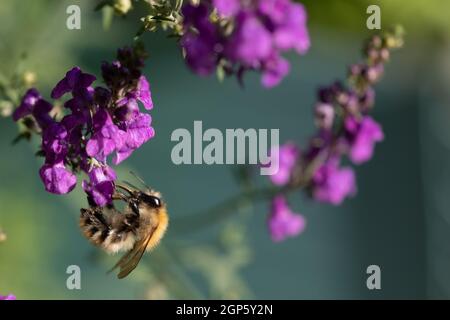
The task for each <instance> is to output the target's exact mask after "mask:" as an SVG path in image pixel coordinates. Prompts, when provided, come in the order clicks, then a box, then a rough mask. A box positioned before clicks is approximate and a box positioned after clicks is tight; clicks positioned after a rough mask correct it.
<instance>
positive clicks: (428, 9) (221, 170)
mask: <svg viewBox="0 0 450 320" xmlns="http://www.w3.org/2000/svg"><path fill="white" fill-rule="evenodd" d="M303 3H304V4H305V6H306V8H307V10H308V13H309V28H310V35H311V39H312V47H311V50H310V51H309V52H308V54H307V55H306V56H304V57H298V56H296V55H291V56H290V60H291V62H292V72H291V74H290V75H289V76H288V77H287V78H286V79H285V80H284V82H283V83H282V84H281V85H280V86H279V87H277V88H275V89H273V90H269V91H268V90H264V89H263V88H261V87H260V85H259V77H258V76H257V75H248V76H247V77H246V79H245V80H246V81H245V82H246V86H245V88H244V89H242V88H240V87H239V86H238V84H237V83H236V81H235V80H234V79H228V80H226V81H225V82H224V83H222V84H221V83H219V82H218V81H217V80H216V79H215V78H214V77H212V78H199V77H197V76H194V75H193V74H191V73H190V72H189V70H188V69H187V68H186V67H185V65H184V63H183V60H182V58H181V53H180V51H179V49H178V47H177V45H176V43H175V42H174V41H173V40H171V39H167V38H166V36H165V35H164V33H163V32H159V33H157V34H149V33H147V34H145V35H144V37H143V40H144V42H145V44H146V47H147V49H148V50H149V51H150V58H149V60H148V62H147V67H146V75H147V76H148V78H149V80H150V83H151V85H152V93H153V99H154V102H155V108H154V110H153V111H152V117H153V119H154V123H153V125H154V127H155V129H156V132H157V136H156V138H154V139H153V140H151V142H149V143H148V144H146V145H145V146H143V147H142V148H141V149H140V150H139V151H138V152H135V153H134V155H133V156H132V157H131V158H130V159H129V161H127V162H126V163H125V164H126V166H127V167H122V168H121V171H119V172H120V173H119V176H120V177H121V178H122V177H124V176H125V177H126V176H127V175H128V173H127V172H128V170H130V169H133V170H134V171H136V172H137V173H138V174H139V175H140V176H142V177H143V178H144V180H146V181H147V182H148V183H149V184H151V185H152V186H154V187H155V188H157V189H158V190H160V191H161V192H162V193H163V194H164V196H165V198H166V200H167V202H168V204H169V208H170V214H171V218H172V225H171V226H170V228H169V232H168V234H167V236H166V238H165V239H164V241H163V244H162V245H161V246H160V247H158V248H157V249H156V250H155V251H154V252H153V253H152V254H148V255H146V256H145V258H144V259H143V261H142V264H141V265H140V266H139V268H138V269H137V270H136V271H135V272H134V273H133V274H132V275H131V276H130V277H128V278H126V279H125V280H117V279H116V278H115V277H114V276H113V275H106V274H105V271H106V270H108V269H109V268H110V267H111V266H112V265H113V264H114V263H115V261H116V260H117V257H108V256H107V255H106V254H103V253H101V252H99V251H98V250H96V249H95V248H93V247H92V246H91V245H90V244H89V243H88V242H87V241H86V240H85V239H84V238H83V237H82V235H81V234H80V232H79V229H78V220H77V218H78V214H79V208H80V207H82V206H84V205H85V199H84V197H83V195H82V192H80V190H79V189H80V187H79V186H78V188H77V191H76V192H73V193H72V194H70V195H68V196H64V197H61V196H60V197H58V196H54V195H50V194H47V193H46V192H45V191H44V188H43V186H42V184H41V182H40V180H39V177H38V169H39V167H40V165H41V159H38V158H35V157H33V154H34V152H35V151H36V145H37V143H38V141H37V140H34V141H33V143H31V144H29V143H26V142H22V143H20V144H18V145H17V146H14V147H12V146H11V141H12V139H13V138H14V137H15V135H16V133H17V128H16V126H15V124H14V123H13V122H12V120H11V119H3V118H2V119H0V123H1V125H0V130H1V131H0V146H1V150H2V152H1V159H0V181H1V183H0V227H1V228H3V229H4V231H5V232H6V233H7V235H8V239H7V241H6V242H4V243H0V294H7V293H14V294H15V295H16V296H17V297H18V298H19V299H136V298H137V299H146V298H149V299H159V298H160V299H168V298H192V299H197V298H199V299H200V298H260V299H338V298H344V299H356V298H368V299H380V298H402V299H412V298H450V212H449V211H450V201H449V196H448V194H450V183H449V182H450V132H449V126H448V123H449V120H450V108H449V107H450V105H449V102H450V96H449V88H450V46H449V44H450V42H449V40H450V34H449V31H450V28H449V27H450V19H448V17H449V16H448V13H449V12H450V2H448V1H447V0H441V1H439V0H430V1H421V0H416V1H408V2H406V1H404V0H385V1H363V0H352V1H350V0H335V1H333V0H322V1H314V0H305V1H303ZM70 4H77V5H79V6H80V7H81V13H82V22H81V23H82V29H81V30H79V31H77V30H73V31H70V30H68V29H67V28H66V18H67V14H66V8H67V6H68V5H70ZM95 4H96V2H95V1H91V0H79V1H75V0H72V1H59V0H58V1H57V0H47V1H46V0H22V1H15V0H2V1H1V2H0V17H1V25H0V61H1V62H0V72H2V73H3V74H6V75H8V74H11V73H12V72H14V70H15V69H16V68H17V66H18V64H19V61H20V57H21V55H22V54H23V53H26V54H27V58H26V60H25V61H23V62H22V63H23V68H24V69H25V70H31V71H33V72H36V74H37V77H38V83H37V87H38V88H39V89H40V91H41V92H43V93H45V94H47V96H48V93H49V92H50V90H51V88H52V86H53V85H54V84H55V83H56V81H58V80H59V79H61V78H62V76H63V75H64V74H65V72H66V71H67V70H68V69H69V68H71V67H72V66H74V65H79V66H80V67H82V69H83V70H85V71H87V72H89V73H94V74H97V75H99V66H100V63H101V62H102V61H103V60H111V59H113V57H114V55H115V50H116V48H117V47H119V46H123V45H125V44H129V43H130V42H131V41H132V38H133V36H134V34H135V32H136V30H137V29H138V26H139V23H138V18H139V17H140V16H143V13H142V11H141V10H142V9H143V8H142V7H141V6H137V7H136V8H135V10H134V11H133V12H131V14H130V15H129V16H128V17H127V18H118V17H115V19H114V21H113V23H112V26H111V28H110V29H109V30H104V29H103V28H102V18H101V14H100V13H99V12H94V11H93V8H94V6H95ZM369 4H379V5H380V6H381V9H382V27H383V28H388V27H389V26H391V25H393V24H398V23H400V24H402V25H403V26H404V27H405V29H406V31H407V37H406V46H405V48H403V49H402V50H400V51H398V52H396V53H395V54H394V56H393V59H392V61H391V63H390V64H389V65H388V67H387V69H386V76H385V79H384V80H383V81H382V82H381V84H380V85H378V87H377V102H376V109H375V112H374V116H375V117H376V118H377V119H378V120H379V121H380V122H381V123H382V125H383V127H384V130H385V135H386V140H385V141H384V142H383V143H382V144H380V145H379V146H377V149H376V156H375V157H374V159H373V160H372V161H371V162H369V163H368V164H365V165H363V166H361V167H358V168H357V169H356V171H357V174H358V190H359V191H358V195H357V196H356V197H355V198H354V199H351V200H348V201H346V202H345V204H344V205H342V206H341V207H337V208H335V207H331V206H327V205H320V204H316V203H313V202H312V201H310V200H309V199H307V198H305V197H302V196H299V195H298V194H294V195H292V197H291V199H290V200H291V201H292V203H293V207H294V208H295V210H296V211H299V212H301V213H302V214H304V215H305V216H306V218H307V220H308V227H307V229H306V231H305V232H304V233H303V234H302V235H301V236H299V237H297V238H295V239H291V240H288V241H286V242H283V243H281V244H274V243H273V242H272V241H271V240H270V238H269V236H268V233H267V231H266V225H265V223H266V214H267V213H268V206H267V203H266V202H261V203H256V204H254V205H253V206H250V205H248V204H244V205H243V206H242V208H241V209H240V210H238V212H236V213H233V214H231V215H230V216H229V217H226V219H222V220H220V221H217V222H216V223H208V224H207V225H206V226H203V225H202V226H197V224H196V223H195V220H192V221H191V219H183V218H186V217H189V215H191V214H195V213H196V212H198V211H201V210H203V209H207V208H208V207H210V206H212V205H214V204H216V203H218V202H220V201H222V200H225V199H227V198H229V197H230V196H233V195H235V194H238V193H239V192H240V188H241V186H240V185H239V181H237V180H236V179H235V177H234V168H232V167H229V166H211V167H208V166H175V165H173V164H172V162H171V160H170V152H171V148H172V147H173V143H172V142H170V134H171V133H172V131H173V130H174V129H177V128H188V129H191V128H192V126H193V121H194V120H202V121H203V125H204V127H205V128H211V127H213V128H219V129H225V128H239V127H242V128H280V129H281V130H280V134H281V140H282V141H285V140H296V141H298V142H299V143H303V144H304V143H305V142H306V139H307V138H308V137H309V136H310V135H311V134H312V133H313V130H314V127H313V123H312V122H313V121H312V106H313V104H314V101H315V91H316V89H317V87H318V86H319V85H324V84H328V83H330V82H332V81H334V80H336V79H338V78H343V77H345V74H346V66H347V65H348V64H350V63H353V62H357V61H359V60H360V57H361V56H360V53H361V47H362V42H363V41H364V39H365V38H367V36H369V35H370V34H372V31H369V30H367V29H366V23H365V22H366V18H367V14H366V8H367V6H368V5H369ZM130 180H131V179H130ZM265 180H266V179H265V178H264V177H256V183H257V184H261V185H262V184H265V183H266V181H265ZM177 221H179V222H180V223H178V222H177ZM181 222H182V223H183V225H182V226H180V224H181ZM371 264H376V265H379V266H380V267H381V272H382V277H381V281H382V282H381V283H382V290H374V291H369V290H368V289H367V287H366V278H367V274H366V268H367V266H369V265H371ZM69 265H79V266H80V267H81V272H82V282H81V285H82V289H81V290H72V291H71V290H68V289H67V288H66V279H67V277H68V275H67V274H66V268H67V267H68V266H69Z"/></svg>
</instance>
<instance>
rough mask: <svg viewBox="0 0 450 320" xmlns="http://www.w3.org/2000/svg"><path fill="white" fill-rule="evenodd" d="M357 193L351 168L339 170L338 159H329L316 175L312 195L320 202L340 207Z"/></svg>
mask: <svg viewBox="0 0 450 320" xmlns="http://www.w3.org/2000/svg"><path fill="white" fill-rule="evenodd" d="M355 193H356V182H355V174H354V172H353V170H352V169H351V168H339V160H338V159H329V160H328V161H327V162H326V163H325V164H323V165H322V166H321V167H320V168H319V169H318V170H317V171H316V172H315V173H314V176H313V179H312V195H313V197H314V199H315V200H317V201H319V202H325V203H330V204H333V205H339V204H341V203H342V202H343V201H344V199H345V198H346V197H349V196H352V195H354V194H355Z"/></svg>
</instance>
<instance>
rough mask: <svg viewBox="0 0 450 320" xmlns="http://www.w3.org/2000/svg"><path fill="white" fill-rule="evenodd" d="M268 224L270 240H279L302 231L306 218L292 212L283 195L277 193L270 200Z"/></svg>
mask: <svg viewBox="0 0 450 320" xmlns="http://www.w3.org/2000/svg"><path fill="white" fill-rule="evenodd" d="M268 226H269V232H270V235H271V237H272V240H273V241H275V242H280V241H283V240H285V239H286V238H288V237H295V236H297V235H299V234H300V233H302V232H303V231H304V230H305V227H306V220H305V218H304V217H303V216H302V215H300V214H297V213H293V212H292V211H291V209H290V208H289V206H288V204H287V202H286V199H285V198H284V196H281V195H279V196H276V197H275V198H274V199H273V201H272V212H271V214H270V216H269V221H268Z"/></svg>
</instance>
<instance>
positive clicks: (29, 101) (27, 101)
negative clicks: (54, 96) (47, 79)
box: [13, 88, 42, 121]
mask: <svg viewBox="0 0 450 320" xmlns="http://www.w3.org/2000/svg"><path fill="white" fill-rule="evenodd" d="M40 99H42V97H41V95H40V94H39V91H37V90H36V89H34V88H31V89H29V90H28V91H27V92H26V93H25V95H24V96H23V98H22V102H21V103H20V106H19V107H18V108H17V109H16V110H15V111H14V113H13V120H14V121H17V120H19V119H21V118H23V117H26V116H28V115H30V114H31V113H32V112H33V109H34V106H35V105H36V102H38V101H39V100H40Z"/></svg>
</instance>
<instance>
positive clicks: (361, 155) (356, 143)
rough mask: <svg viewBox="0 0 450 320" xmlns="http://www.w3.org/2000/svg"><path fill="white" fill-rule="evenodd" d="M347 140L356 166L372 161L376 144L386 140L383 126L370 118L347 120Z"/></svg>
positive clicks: (348, 118)
mask: <svg viewBox="0 0 450 320" xmlns="http://www.w3.org/2000/svg"><path fill="white" fill-rule="evenodd" d="M345 130H346V139H347V141H348V144H349V146H350V155H349V157H350V159H351V160H352V161H353V163H355V164H361V163H364V162H366V161H368V160H370V159H371V158H372V156H373V150H374V148H375V143H377V142H380V141H382V140H383V139H384V134H383V130H382V129H381V126H380V125H379V124H378V123H377V122H376V121H375V120H373V119H372V118H371V117H370V116H365V117H364V118H363V119H362V120H360V121H358V120H357V119H356V118H355V117H347V118H346V119H345Z"/></svg>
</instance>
